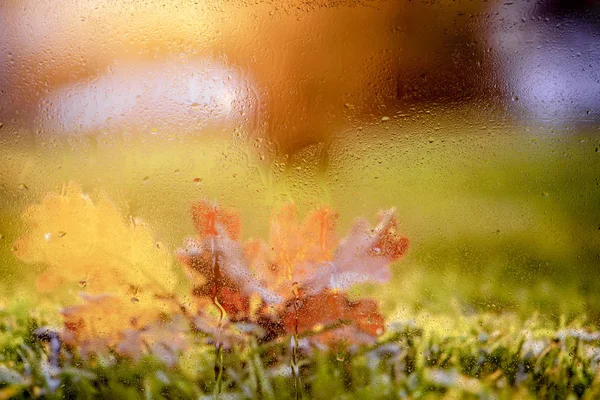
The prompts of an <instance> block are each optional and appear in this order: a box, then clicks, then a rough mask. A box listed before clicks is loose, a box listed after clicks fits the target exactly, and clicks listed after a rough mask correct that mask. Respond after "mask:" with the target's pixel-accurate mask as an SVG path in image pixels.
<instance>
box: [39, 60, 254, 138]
mask: <svg viewBox="0 0 600 400" xmlns="http://www.w3.org/2000/svg"><path fill="white" fill-rule="evenodd" d="M250 85H251V84H250V83H249V81H248V80H247V79H245V78H244V77H243V76H242V74H241V73H240V72H239V71H237V70H235V69H233V68H230V67H226V66H224V65H221V64H219V63H217V62H214V61H211V60H196V61H193V62H189V61H175V62H154V63H144V64H140V63H130V64H115V65H113V66H111V67H110V68H109V69H108V70H107V71H106V72H104V73H102V74H99V75H98V76H97V77H95V78H93V79H91V80H86V81H80V82H77V83H74V84H69V85H66V86H62V87H59V88H58V89H56V90H54V91H52V92H51V93H50V94H49V95H48V96H47V97H46V98H45V99H44V100H43V102H42V104H43V105H42V107H41V108H40V110H41V112H40V113H39V115H38V121H37V122H38V123H39V125H41V126H44V127H45V129H46V130H48V131H50V132H54V133H67V134H71V133H80V134H92V133H97V132H102V133H108V132H125V131H133V132H145V131H146V132H147V131H149V132H150V133H160V132H168V133H175V132H176V131H175V132H174V130H177V129H182V130H183V129H185V130H186V131H194V130H196V131H197V130H202V129H206V128H213V129H224V128H231V127H234V126H238V125H240V124H242V123H244V122H245V121H246V119H247V118H248V116H252V115H253V113H254V112H255V109H256V103H257V101H256V100H257V99H256V98H255V96H254V92H253V90H252V88H251V87H250Z"/></svg>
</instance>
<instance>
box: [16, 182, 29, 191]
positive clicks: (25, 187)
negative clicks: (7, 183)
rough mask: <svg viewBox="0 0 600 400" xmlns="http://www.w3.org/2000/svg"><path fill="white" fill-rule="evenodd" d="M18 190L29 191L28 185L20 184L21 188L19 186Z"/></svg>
mask: <svg viewBox="0 0 600 400" xmlns="http://www.w3.org/2000/svg"><path fill="white" fill-rule="evenodd" d="M18 188H19V189H20V190H27V189H29V187H27V185H26V184H24V183H19V186H18Z"/></svg>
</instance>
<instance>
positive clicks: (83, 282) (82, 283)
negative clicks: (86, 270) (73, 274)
mask: <svg viewBox="0 0 600 400" xmlns="http://www.w3.org/2000/svg"><path fill="white" fill-rule="evenodd" d="M86 286H87V281H85V280H81V281H79V287H80V288H84V287H86Z"/></svg>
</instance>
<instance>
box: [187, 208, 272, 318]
mask: <svg viewBox="0 0 600 400" xmlns="http://www.w3.org/2000/svg"><path fill="white" fill-rule="evenodd" d="M192 218H193V219H194V223H195V225H196V229H197V231H198V236H197V237H196V238H191V239H188V240H187V243H186V246H185V247H183V248H181V249H179V250H178V258H179V260H180V261H181V262H182V263H183V264H185V265H186V266H187V267H188V271H189V275H190V277H191V278H192V280H193V283H194V284H195V287H194V289H193V294H194V295H195V296H196V297H197V298H198V299H199V304H207V301H206V299H207V298H211V297H212V296H213V295H214V294H215V293H213V291H215V290H216V291H217V292H222V291H225V292H224V293H225V294H227V293H228V294H229V297H226V296H218V297H219V299H220V303H221V305H222V306H223V307H224V308H225V311H226V312H227V313H228V316H229V317H230V318H234V319H235V317H236V315H239V314H240V313H241V314H242V315H244V313H245V312H246V308H247V307H246V303H248V301H249V300H248V298H249V297H248V296H249V295H250V294H252V293H259V294H260V296H261V297H263V298H264V299H268V301H270V302H273V303H278V302H280V301H281V300H282V298H281V297H280V296H278V295H277V294H276V293H274V292H273V291H272V290H271V289H270V288H268V287H266V286H264V285H261V283H260V282H259V280H258V279H257V276H256V274H255V273H253V271H252V270H251V269H250V268H248V263H247V260H246V257H245V253H244V249H243V247H242V244H241V243H240V242H239V241H238V240H236V239H238V238H239V236H240V234H241V223H240V218H239V216H238V215H237V213H235V211H233V210H230V209H226V208H221V207H218V206H216V205H210V203H208V202H207V201H201V202H199V203H197V204H195V205H194V206H193V207H192ZM234 294H235V297H239V298H238V299H237V300H232V299H233V297H234Z"/></svg>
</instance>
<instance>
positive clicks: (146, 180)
mask: <svg viewBox="0 0 600 400" xmlns="http://www.w3.org/2000/svg"><path fill="white" fill-rule="evenodd" d="M149 180H150V177H149V176H148V175H146V176H145V177H144V179H142V181H144V182H148V181H149Z"/></svg>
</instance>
